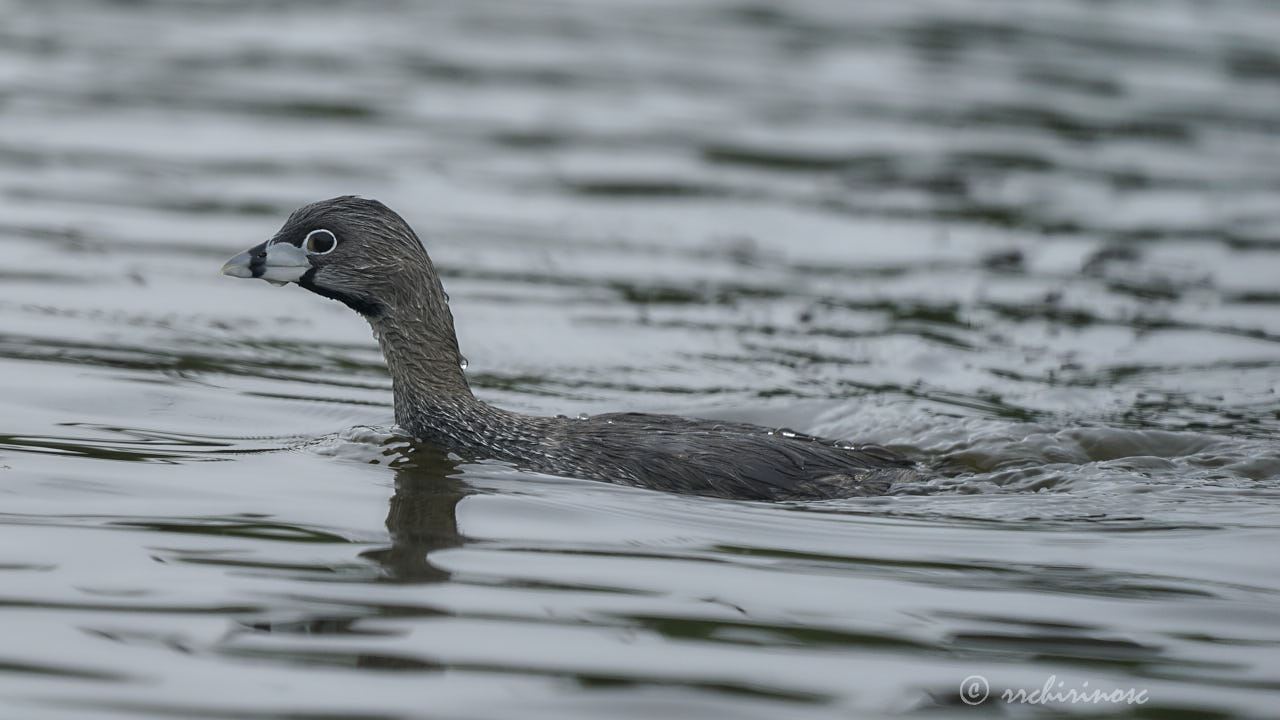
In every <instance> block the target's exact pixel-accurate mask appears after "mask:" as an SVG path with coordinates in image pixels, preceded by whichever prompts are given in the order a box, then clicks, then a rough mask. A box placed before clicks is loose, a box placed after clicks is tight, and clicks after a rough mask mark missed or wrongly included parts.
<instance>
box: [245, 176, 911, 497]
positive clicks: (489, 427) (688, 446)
mask: <svg viewBox="0 0 1280 720" xmlns="http://www.w3.org/2000/svg"><path fill="white" fill-rule="evenodd" d="M222 272H223V274H226V275H232V276H234V277H241V278H262V279H263V280H268V281H271V282H273V283H276V284H284V283H289V282H294V283H297V284H299V285H301V286H302V287H304V288H306V289H308V290H310V291H311V292H314V293H316V294H318V295H323V296H325V297H327V298H332V299H334V300H339V301H341V302H343V303H345V304H346V305H347V306H348V307H350V308H351V309H352V310H355V311H356V312H358V313H360V314H361V315H363V316H364V318H365V319H366V320H368V321H369V324H370V325H372V326H373V331H374V334H375V335H376V336H377V338H378V343H379V344H380V345H381V346H382V354H383V357H385V358H386V361H387V367H388V369H389V370H390V372H391V384H392V392H393V394H394V397H395V408H396V423H397V424H398V425H399V426H400V427H401V428H403V429H404V430H405V431H407V432H409V433H410V434H412V435H414V436H415V437H417V438H418V439H419V440H424V441H427V442H432V443H436V444H438V445H441V446H444V447H446V448H449V449H450V450H452V451H455V452H458V453H460V454H465V455H469V456H472V457H488V458H497V459H501V460H505V461H509V462H512V463H514V464H515V465H517V466H519V467H523V468H527V469H529V470H534V471H537V472H543V473H548V474H552V475H562V476H567V477H577V478H584V479H590V480H604V481H606V482H611V483H618V484H621V485H633V486H637V487H646V488H653V489H656V490H668V491H673V492H682V493H691V494H695V495H709V496H714V497H725V498H738V499H743V500H817V499H830V498H841V497H855V496H862V495H876V494H881V493H884V492H886V491H887V490H888V489H889V486H890V485H892V484H893V483H895V482H904V481H910V480H915V479H918V476H917V475H916V473H915V472H914V471H913V470H912V469H911V468H912V465H913V464H912V463H911V462H910V461H909V460H907V459H906V458H903V457H901V456H899V455H897V454H896V453H893V452H891V451H889V450H886V449H885V448H881V447H877V446H863V447H854V446H852V445H847V444H844V443H837V442H833V441H830V440H824V439H822V438H816V437H812V436H808V435H801V434H799V433H793V432H790V431H785V430H777V431H775V430H770V429H768V428H763V427H759V426H756V425H747V424H743V423H728V422H717V421H712V420H695V419H690V418H684V417H676V416H672V415H648V414H641V413H619V414H609V415H595V416H592V417H587V418H582V419H576V420H575V419H570V418H566V417H554V418H550V417H535V416H530V415H520V414H517V413H513V412H508V411H506V410H502V409H500V408H496V407H493V406H492V405H489V404H486V403H483V402H481V401H479V400H477V399H476V398H475V396H474V395H472V394H471V388H470V386H469V385H468V384H467V378H466V376H465V375H464V374H463V372H462V364H463V362H462V354H461V353H460V352H459V351H458V339H457V336H456V335H455V334H454V330H453V315H452V313H450V312H449V302H448V296H447V295H445V292H444V288H443V287H441V285H440V278H439V277H438V276H437V275H436V271H435V268H434V267H433V266H432V264H431V259H430V258H428V257H427V251H426V250H425V249H424V248H423V246H422V242H421V241H419V240H418V236H417V235H415V234H414V232H413V230H412V229H411V228H410V227H409V225H408V223H406V222H405V221H404V219H403V218H401V217H400V216H399V215H397V214H396V213H395V212H393V211H392V210H391V209H390V208H388V207H387V206H386V205H383V204H382V203H380V202H377V201H375V200H365V199H363V198H357V197H351V196H347V197H338V198H333V199H331V200H323V201H321V202H317V203H312V204H311V205H307V206H305V207H302V208H299V209H298V210H295V211H294V213H293V214H292V215H290V216H289V219H288V220H287V221H285V224H284V227H282V228H281V229H280V231H279V232H277V233H276V235H275V237H273V238H271V239H270V240H268V241H267V242H265V243H262V244H261V245H258V246H256V247H253V248H251V249H249V250H246V251H245V252H243V253H240V254H239V255H237V256H235V257H234V258H232V259H231V260H229V261H227V264H226V265H224V266H223V267H222Z"/></svg>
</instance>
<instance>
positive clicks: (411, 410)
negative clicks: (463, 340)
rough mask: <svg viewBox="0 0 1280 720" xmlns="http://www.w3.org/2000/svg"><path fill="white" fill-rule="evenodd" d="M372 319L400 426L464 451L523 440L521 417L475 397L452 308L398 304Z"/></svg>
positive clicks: (439, 305)
mask: <svg viewBox="0 0 1280 720" xmlns="http://www.w3.org/2000/svg"><path fill="white" fill-rule="evenodd" d="M437 287H438V286H437ZM441 294H443V291H441ZM441 299H443V298H441ZM367 319H368V321H369V324H370V325H371V326H372V327H373V331H374V335H375V336H376V337H377V338H378V344H379V345H381V347H382V356H383V358H385V359H386V361H387V370H388V371H389V373H390V374H391V387H392V394H393V395H394V398H395V411H396V424H397V425H399V426H400V427H401V428H403V429H404V430H405V431H407V432H408V433H410V434H411V435H413V436H414V437H416V438H418V439H420V440H425V441H428V442H432V443H435V444H437V445H441V446H444V447H448V448H453V449H461V450H465V449H480V448H486V449H489V450H493V449H495V445H507V444H510V443H511V442H513V441H514V440H515V439H516V438H518V437H520V436H521V435H522V433H521V430H522V426H521V424H520V422H519V418H520V416H518V415H517V414H515V413H511V412H508V411H506V410H502V409H500V408H496V407H493V406H492V405H489V404H487V403H483V402H481V401H479V400H477V399H476V397H475V395H473V394H472V392H471V386H470V385H469V384H468V383H467V378H466V375H465V374H464V373H463V371H462V363H463V360H462V354H461V352H459V350H458V339H457V336H456V335H455V334H454V331H453V315H452V313H450V312H449V307H448V305H447V304H445V303H444V302H438V303H423V302H413V301H409V302H397V303H393V304H389V305H388V306H387V308H386V312H383V313H382V314H380V315H378V316H376V317H367Z"/></svg>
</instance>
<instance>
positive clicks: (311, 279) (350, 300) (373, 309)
mask: <svg viewBox="0 0 1280 720" xmlns="http://www.w3.org/2000/svg"><path fill="white" fill-rule="evenodd" d="M315 279H316V269H315V268H311V269H310V270H308V271H307V272H306V273H304V274H303V276H302V277H300V278H298V284H299V285H301V286H302V287H304V288H306V289H308V290H310V291H311V292H313V293H315V294H317V295H320V296H322V297H327V298H329V299H330V300H337V301H338V302H340V303H342V304H343V305H346V306H347V307H349V308H351V309H352V310H355V311H356V312H358V313H360V314H361V315H363V316H365V317H366V318H376V317H378V316H379V315H381V314H382V313H383V307H382V304H381V303H378V302H367V301H365V300H361V299H359V298H355V297H352V296H350V295H347V294H346V293H340V292H335V291H333V290H330V289H328V288H323V287H320V286H319V285H316V282H315Z"/></svg>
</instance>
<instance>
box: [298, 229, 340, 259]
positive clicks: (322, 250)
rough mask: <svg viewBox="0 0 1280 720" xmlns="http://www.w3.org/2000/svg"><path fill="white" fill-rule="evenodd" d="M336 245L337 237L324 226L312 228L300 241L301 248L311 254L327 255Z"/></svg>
mask: <svg viewBox="0 0 1280 720" xmlns="http://www.w3.org/2000/svg"><path fill="white" fill-rule="evenodd" d="M336 247H338V237H337V236H336V235H334V234H333V233H331V232H329V231H328V230H325V229H324V228H319V229H316V230H312V231H311V232H309V233H307V237H306V238H304V239H303V241H302V249H303V250H306V251H307V252H308V253H310V254H312V255H328V254H329V253H331V252H333V249H334V248H336Z"/></svg>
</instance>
